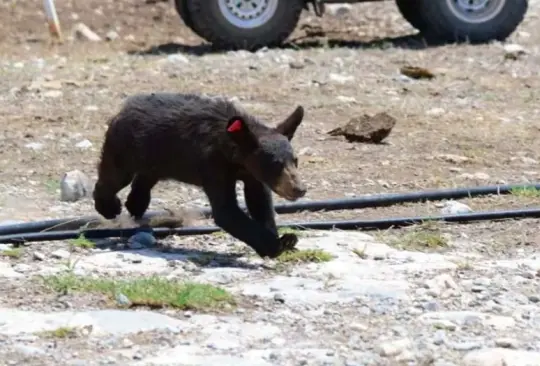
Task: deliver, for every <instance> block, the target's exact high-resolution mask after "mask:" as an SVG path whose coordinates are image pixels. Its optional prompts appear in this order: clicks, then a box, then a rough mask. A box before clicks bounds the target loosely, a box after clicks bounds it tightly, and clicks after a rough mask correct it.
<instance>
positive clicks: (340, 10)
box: [324, 4, 352, 17]
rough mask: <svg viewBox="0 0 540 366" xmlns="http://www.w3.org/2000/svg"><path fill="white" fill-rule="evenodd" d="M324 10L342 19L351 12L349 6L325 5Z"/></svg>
mask: <svg viewBox="0 0 540 366" xmlns="http://www.w3.org/2000/svg"><path fill="white" fill-rule="evenodd" d="M324 8H325V10H326V11H328V13H329V14H332V15H333V16H337V17H342V16H344V15H347V14H349V13H350V12H351V9H352V6H351V5H350V4H325V6H324Z"/></svg>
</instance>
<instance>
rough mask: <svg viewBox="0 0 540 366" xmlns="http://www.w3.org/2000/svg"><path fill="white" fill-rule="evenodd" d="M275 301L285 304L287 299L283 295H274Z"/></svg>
mask: <svg viewBox="0 0 540 366" xmlns="http://www.w3.org/2000/svg"><path fill="white" fill-rule="evenodd" d="M274 301H275V302H279V303H281V304H284V303H285V298H284V297H283V295H281V294H275V295H274Z"/></svg>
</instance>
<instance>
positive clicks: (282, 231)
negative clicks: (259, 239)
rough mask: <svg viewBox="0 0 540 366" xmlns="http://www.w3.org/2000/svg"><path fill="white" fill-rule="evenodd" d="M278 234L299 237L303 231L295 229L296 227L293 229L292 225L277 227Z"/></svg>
mask: <svg viewBox="0 0 540 366" xmlns="http://www.w3.org/2000/svg"><path fill="white" fill-rule="evenodd" d="M278 234H279V236H281V235H283V234H294V235H296V236H297V237H301V236H302V235H303V232H302V230H297V229H293V228H292V227H287V226H285V227H280V228H278Z"/></svg>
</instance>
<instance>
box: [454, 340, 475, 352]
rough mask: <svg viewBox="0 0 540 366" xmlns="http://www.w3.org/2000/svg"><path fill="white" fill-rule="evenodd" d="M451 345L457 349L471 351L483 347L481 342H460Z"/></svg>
mask: <svg viewBox="0 0 540 366" xmlns="http://www.w3.org/2000/svg"><path fill="white" fill-rule="evenodd" d="M451 347H452V348H453V349H455V350H456V351H471V350H473V349H479V348H482V344H481V343H479V342H459V343H452V344H451Z"/></svg>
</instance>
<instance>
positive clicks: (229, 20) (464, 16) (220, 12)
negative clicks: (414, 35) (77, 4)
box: [175, 0, 528, 50]
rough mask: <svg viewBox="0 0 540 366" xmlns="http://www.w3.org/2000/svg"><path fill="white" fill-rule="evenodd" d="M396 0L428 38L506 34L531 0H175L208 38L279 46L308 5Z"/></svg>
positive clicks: (482, 38) (476, 39)
mask: <svg viewBox="0 0 540 366" xmlns="http://www.w3.org/2000/svg"><path fill="white" fill-rule="evenodd" d="M373 1H395V2H396V5H397V7H398V9H399V11H400V13H401V14H402V16H403V17H404V18H405V19H406V20H407V21H408V22H409V23H410V24H411V25H412V26H413V27H415V28H416V29H418V30H419V31H420V32H421V33H422V34H424V35H426V38H430V39H434V40H438V41H442V42H453V41H469V42H471V43H483V42H489V41H492V40H504V39H506V38H507V37H508V36H509V35H510V34H511V33H512V32H514V30H515V29H516V28H517V27H518V25H519V24H520V23H521V22H522V20H523V18H524V17H525V14H526V12H527V9H528V0H348V1H347V0H339V1H336V0H175V6H176V10H177V12H178V14H179V15H180V17H181V18H182V20H183V21H184V23H185V24H186V26H188V27H189V28H190V29H191V30H193V31H194V32H195V33H196V34H198V35H199V36H200V37H202V38H204V39H206V40H207V41H208V42H210V43H212V44H214V45H216V46H218V47H223V48H228V49H248V50H254V49H257V48H260V47H265V46H267V47H270V46H278V45H280V44H281V43H283V42H284V41H285V39H287V38H288V37H289V36H290V34H291V33H292V32H293V31H294V29H295V28H296V25H297V23H298V21H299V19H300V14H301V13H302V11H303V10H309V8H310V7H311V8H312V9H313V10H314V11H315V14H317V15H318V16H322V15H323V13H324V5H325V4H332V3H337V4H340V3H349V4H351V3H360V2H373Z"/></svg>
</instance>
